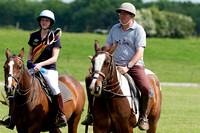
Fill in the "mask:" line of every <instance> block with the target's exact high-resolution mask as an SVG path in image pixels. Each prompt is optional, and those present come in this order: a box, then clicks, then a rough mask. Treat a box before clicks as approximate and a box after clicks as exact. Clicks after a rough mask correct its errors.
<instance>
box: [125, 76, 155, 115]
mask: <svg viewBox="0 0 200 133" xmlns="http://www.w3.org/2000/svg"><path fill="white" fill-rule="evenodd" d="M123 75H124V77H125V78H126V79H127V81H128V84H129V86H130V95H131V108H132V111H133V113H134V114H137V113H138V111H139V109H138V108H139V101H140V97H141V93H140V90H139V88H138V87H137V86H136V84H135V82H134V80H133V79H132V77H131V76H130V75H129V74H128V73H125V74H123ZM150 88H151V96H150V97H151V98H152V97H153V96H154V91H153V89H152V87H151V85H150Z"/></svg>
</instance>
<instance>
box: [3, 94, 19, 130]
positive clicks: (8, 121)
mask: <svg viewBox="0 0 200 133" xmlns="http://www.w3.org/2000/svg"><path fill="white" fill-rule="evenodd" d="M12 102H13V98H11V97H10V98H9V114H8V116H9V117H8V118H7V119H6V120H4V121H3V120H0V125H2V126H5V127H6V128H8V129H11V130H13V129H14V127H15V125H14V123H13V122H12V120H11V116H10V114H11V110H10V109H11V105H12Z"/></svg>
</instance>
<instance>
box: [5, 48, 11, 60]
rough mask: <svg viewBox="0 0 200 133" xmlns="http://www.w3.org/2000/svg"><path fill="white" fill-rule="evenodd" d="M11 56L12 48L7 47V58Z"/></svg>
mask: <svg viewBox="0 0 200 133" xmlns="http://www.w3.org/2000/svg"><path fill="white" fill-rule="evenodd" d="M10 56H11V54H10V50H9V49H8V48H7V49H6V58H7V59H8V57H10Z"/></svg>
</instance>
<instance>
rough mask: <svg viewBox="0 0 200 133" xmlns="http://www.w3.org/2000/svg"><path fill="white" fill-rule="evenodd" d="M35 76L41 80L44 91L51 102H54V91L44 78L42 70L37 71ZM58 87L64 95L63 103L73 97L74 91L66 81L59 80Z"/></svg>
mask: <svg viewBox="0 0 200 133" xmlns="http://www.w3.org/2000/svg"><path fill="white" fill-rule="evenodd" d="M35 77H36V78H37V79H38V80H39V82H40V84H41V86H42V89H43V91H44V93H45V94H46V96H47V98H48V100H49V101H50V103H52V97H53V92H52V90H51V88H50V86H49V85H48V83H47V82H46V80H45V79H44V77H43V75H42V73H41V72H40V71H39V72H37V73H35ZM58 87H59V89H60V92H61V95H62V99H63V103H65V102H67V101H70V100H72V99H73V95H72V92H71V91H70V89H69V88H68V87H67V86H66V85H65V84H64V83H62V82H61V81H58Z"/></svg>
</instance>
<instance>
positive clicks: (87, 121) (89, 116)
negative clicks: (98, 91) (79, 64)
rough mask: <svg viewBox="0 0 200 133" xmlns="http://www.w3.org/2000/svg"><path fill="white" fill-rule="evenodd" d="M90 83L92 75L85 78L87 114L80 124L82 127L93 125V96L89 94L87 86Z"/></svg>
mask: <svg viewBox="0 0 200 133" xmlns="http://www.w3.org/2000/svg"><path fill="white" fill-rule="evenodd" d="M91 81H92V75H88V76H87V77H86V78H85V84H86V90H87V96H88V114H87V116H86V118H85V120H84V121H82V122H81V124H82V125H92V124H93V115H92V113H93V103H94V95H92V94H91V93H90V89H89V86H90V84H91Z"/></svg>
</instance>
